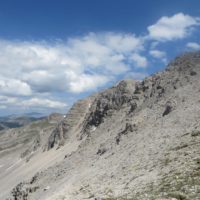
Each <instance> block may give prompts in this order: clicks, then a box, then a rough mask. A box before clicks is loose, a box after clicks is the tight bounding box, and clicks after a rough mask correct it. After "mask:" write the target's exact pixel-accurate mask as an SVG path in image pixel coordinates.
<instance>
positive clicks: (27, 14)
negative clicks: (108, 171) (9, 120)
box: [0, 0, 200, 116]
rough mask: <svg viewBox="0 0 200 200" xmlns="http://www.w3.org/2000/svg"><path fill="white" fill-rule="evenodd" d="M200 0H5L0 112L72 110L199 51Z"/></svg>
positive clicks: (0, 6)
mask: <svg viewBox="0 0 200 200" xmlns="http://www.w3.org/2000/svg"><path fill="white" fill-rule="evenodd" d="M199 34H200V1H199V0H173V1H169V0H146V1H145V0H0V116H5V115H11V114H15V115H16V114H19V115H20V114H24V113H30V112H39V113H42V114H44V115H48V114H50V113H52V112H61V113H66V112H67V110H68V109H69V108H70V107H71V106H72V105H73V103H74V102H76V101H77V100H78V99H81V98H85V97H87V96H88V95H91V94H92V93H94V92H98V91H101V90H103V89H105V88H108V87H110V86H112V85H113V84H116V83H117V82H119V81H120V80H122V79H134V80H142V79H144V78H145V77H147V76H149V75H151V74H153V73H156V72H157V71H160V70H163V69H164V68H165V66H166V65H167V64H168V62H169V61H170V60H171V59H173V58H175V57H176V56H177V55H180V54H182V53H184V52H187V51H198V50H200V37H199Z"/></svg>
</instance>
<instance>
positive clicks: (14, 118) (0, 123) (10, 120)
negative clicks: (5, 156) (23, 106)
mask: <svg viewBox="0 0 200 200" xmlns="http://www.w3.org/2000/svg"><path fill="white" fill-rule="evenodd" d="M42 118H44V116H43V115H42V114H41V113H36V112H32V113H26V114H22V115H8V116H3V117H0V131H1V130H5V129H9V128H18V127H21V126H24V125H27V124H29V123H31V122H33V121H36V120H39V119H42Z"/></svg>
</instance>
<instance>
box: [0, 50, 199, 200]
mask: <svg viewBox="0 0 200 200" xmlns="http://www.w3.org/2000/svg"><path fill="white" fill-rule="evenodd" d="M199 119H200V53H199V52H197V53H187V54H184V55H182V56H180V57H177V58H176V59H175V60H174V61H173V62H171V63H170V64H169V65H168V66H167V68H166V70H165V71H163V72H159V73H157V74H155V75H152V76H150V77H148V78H146V79H145V80H143V81H142V82H136V81H133V80H124V81H121V82H120V83H118V84H117V85H116V86H114V87H112V88H110V89H108V90H105V91H103V92H101V93H97V94H95V95H93V96H91V97H88V98H86V99H84V100H81V101H79V102H77V103H76V104H75V105H74V106H73V107H72V108H71V110H70V111H69V113H68V114H67V116H66V118H64V119H63V120H62V121H61V122H60V123H58V125H57V126H56V128H55V129H54V130H53V131H52V132H51V134H50V136H49V138H48V142H47V148H46V147H45V145H44V147H45V148H44V149H45V150H46V151H45V152H43V153H42V152H38V153H37V155H34V156H33V158H32V159H30V161H29V162H28V164H26V165H32V164H33V163H34V162H35V161H36V160H38V159H39V161H40V162H41V165H44V166H45V167H38V165H36V166H35V168H34V170H32V171H31V172H32V173H31V174H33V171H34V172H36V171H37V172H38V173H36V174H35V176H33V177H32V178H31V177H30V178H28V177H27V178H25V177H20V178H21V181H22V180H25V182H21V183H20V184H19V185H17V186H16V187H15V188H14V189H13V191H12V193H11V195H10V198H11V199H17V200H18V199H42V200H45V199H48V200H61V199H63V200H64V199H65V200H71V199H73V200H76V199H77V200H82V199H96V200H97V199H98V200H100V199H104V200H106V199H107V200H108V199H110V200H115V199H134V200H149V199H157V200H172V199H173V200H174V199H178V200H183V199H188V200H189V199H193V200H199V199H200V122H199ZM48 135H49V134H48ZM0 153H1V152H0ZM47 158H48V159H47ZM50 158H51V159H50ZM49 159H50V160H51V161H49ZM22 169H27V166H25V165H24V166H21V170H22ZM18 172H20V171H19V170H18ZM2 174H4V176H5V178H6V177H7V176H6V175H5V173H2ZM20 178H19V179H18V180H20ZM4 181H5V179H4ZM0 183H1V184H3V183H2V181H1V182H0ZM0 190H2V189H1V188H0ZM2 191H3V190H2ZM4 194H5V193H4ZM5 196H6V195H4V196H3V195H2V198H4V197H5Z"/></svg>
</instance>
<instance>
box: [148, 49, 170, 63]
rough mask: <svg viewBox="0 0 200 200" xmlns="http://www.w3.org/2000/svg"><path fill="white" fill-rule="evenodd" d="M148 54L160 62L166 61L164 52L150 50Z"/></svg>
mask: <svg viewBox="0 0 200 200" xmlns="http://www.w3.org/2000/svg"><path fill="white" fill-rule="evenodd" d="M149 54H150V55H151V56H152V57H154V58H157V59H160V60H161V61H162V62H164V63H166V61H167V59H166V53H165V52H164V51H160V50H155V49H154V50H150V51H149Z"/></svg>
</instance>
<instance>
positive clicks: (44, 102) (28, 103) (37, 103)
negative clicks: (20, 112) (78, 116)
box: [18, 98, 67, 109]
mask: <svg viewBox="0 0 200 200" xmlns="http://www.w3.org/2000/svg"><path fill="white" fill-rule="evenodd" d="M18 105H20V106H22V107H37V108H38V107H46V108H57V109H61V108H65V107H66V106H67V104H66V103H62V102H59V101H53V100H49V99H41V98H31V99H28V100H23V101H21V102H18Z"/></svg>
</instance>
